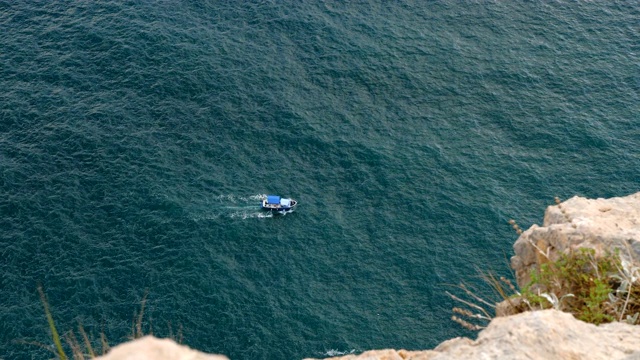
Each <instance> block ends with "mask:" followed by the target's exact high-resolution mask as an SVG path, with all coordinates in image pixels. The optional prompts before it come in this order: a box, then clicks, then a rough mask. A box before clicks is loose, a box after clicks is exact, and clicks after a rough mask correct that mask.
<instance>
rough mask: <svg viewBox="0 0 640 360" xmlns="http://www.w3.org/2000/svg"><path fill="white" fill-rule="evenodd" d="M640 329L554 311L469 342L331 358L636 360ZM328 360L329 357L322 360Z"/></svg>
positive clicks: (497, 325)
mask: <svg viewBox="0 0 640 360" xmlns="http://www.w3.org/2000/svg"><path fill="white" fill-rule="evenodd" d="M638 338H640V326H633V325H627V324H624V323H611V324H605V325H601V326H595V325H593V324H587V323H585V322H582V321H579V320H576V319H575V318H574V317H573V316H572V315H571V314H568V313H563V312H559V311H556V310H542V311H533V312H526V313H522V314H518V315H513V316H508V317H501V318H495V319H493V321H491V323H490V324H489V326H488V327H487V328H486V329H484V330H483V331H482V332H480V334H479V335H478V339H477V340H475V341H472V340H470V339H466V338H455V339H452V340H448V341H445V342H443V343H442V344H440V345H439V346H438V347H436V348H435V349H434V350H426V351H406V350H399V351H396V350H378V351H368V352H365V353H362V354H360V355H347V356H343V357H337V358H331V360H383V359H384V360H445V359H447V360H458V359H459V360H467V359H514V360H518V359H529V360H536V359H540V360H548V359H572V360H582V359H585V360H586V359H589V360H599V359H603V360H604V359H607V360H615V359H625V360H631V359H640V342H638V341H637V339H638ZM327 360H328V359H327Z"/></svg>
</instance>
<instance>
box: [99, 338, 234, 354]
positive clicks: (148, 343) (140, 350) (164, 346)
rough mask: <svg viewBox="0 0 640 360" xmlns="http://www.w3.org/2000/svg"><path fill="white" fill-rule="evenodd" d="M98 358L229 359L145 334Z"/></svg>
mask: <svg viewBox="0 0 640 360" xmlns="http://www.w3.org/2000/svg"><path fill="white" fill-rule="evenodd" d="M97 359H99V360H229V359H227V357H225V356H221V355H210V354H205V353H203V352H199V351H197V350H193V349H190V348H189V347H187V346H184V345H178V344H177V343H176V342H175V341H173V340H170V339H158V338H155V337H153V336H145V337H142V338H140V339H137V340H133V341H129V342H126V343H123V344H120V345H118V346H116V347H114V348H112V349H111V351H109V353H108V354H106V355H104V356H101V357H99V358H97Z"/></svg>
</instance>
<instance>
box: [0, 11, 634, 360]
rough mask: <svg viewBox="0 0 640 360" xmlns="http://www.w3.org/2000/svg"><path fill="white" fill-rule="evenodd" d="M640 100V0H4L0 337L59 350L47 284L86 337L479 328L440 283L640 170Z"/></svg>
mask: <svg viewBox="0 0 640 360" xmlns="http://www.w3.org/2000/svg"><path fill="white" fill-rule="evenodd" d="M639 114H640V3H639V2H635V1H453V0H442V1H412V0H394V1H376V0H371V1H330V0H326V1H325V0H320V1H299V0H295V1H294V0H257V1H235V0H234V1H232V0H226V1H225V0H219V1H214V0H183V1H167V0H165V1H159V0H144V1H142V0H127V1H89V0H68V1H26V0H24V1H23V0H15V1H14V0H6V1H0V275H1V276H0V279H1V281H0V359H2V360H9V359H50V358H54V357H55V353H53V352H52V349H53V348H54V341H53V337H52V335H51V332H50V328H49V325H48V321H47V317H46V312H45V308H44V305H43V301H42V299H41V297H40V295H39V292H38V288H41V289H42V291H43V293H44V296H45V300H46V303H47V304H48V309H49V311H50V314H51V316H52V318H53V321H54V323H55V327H56V328H57V331H58V332H59V334H60V336H61V337H62V339H63V340H62V343H63V347H64V349H65V351H66V352H67V355H70V353H71V348H70V345H69V344H68V342H67V341H66V340H69V339H73V338H75V339H76V341H77V342H79V343H80V344H84V337H85V336H84V335H83V331H82V330H81V329H80V328H82V329H84V334H86V338H87V340H88V341H89V343H90V344H92V348H93V350H94V351H95V352H96V353H100V352H101V350H100V349H101V348H102V347H101V345H100V344H101V338H106V339H107V342H108V344H109V346H111V347H113V346H115V345H117V344H119V343H122V342H124V341H127V340H128V339H129V338H131V337H132V336H134V334H135V333H136V332H137V330H141V332H142V333H144V334H153V335H155V336H158V337H171V338H173V339H175V340H177V341H179V342H181V343H182V344H185V345H188V346H190V347H193V348H196V349H199V350H201V351H204V352H209V353H217V354H224V355H226V356H228V357H229V358H230V359H231V360H252V359H274V360H278V359H302V358H307V357H309V358H324V357H330V356H338V355H344V354H352V353H354V354H355V353H360V352H363V351H365V350H369V349H382V348H395V349H409V350H418V349H430V348H433V347H435V346H437V344H439V343H440V342H442V341H444V340H446V339H449V338H452V337H456V336H467V337H471V338H475V336H476V333H475V332H471V331H469V330H466V329H464V328H462V327H461V326H459V325H458V324H457V323H455V322H453V321H452V320H451V316H452V311H451V309H452V307H454V306H459V305H460V304H459V303H458V302H457V301H455V300H454V299H452V298H451V297H450V296H449V295H448V294H447V293H450V294H454V295H455V294H457V296H461V297H463V296H465V295H466V294H465V293H464V291H463V290H462V289H461V288H460V287H459V285H460V284H466V286H468V287H469V288H472V289H475V290H473V291H474V292H475V293H477V294H480V295H481V296H483V298H484V297H486V298H487V299H489V300H491V301H493V300H498V299H499V297H497V296H496V297H493V296H494V295H495V294H494V293H493V292H491V291H490V286H489V285H488V284H487V283H486V282H485V281H484V280H483V275H486V274H487V273H493V274H496V276H504V277H505V278H507V279H512V278H513V275H512V270H511V269H510V267H509V258H510V257H511V256H512V255H513V248H512V245H513V243H514V241H515V240H516V238H517V234H516V233H515V232H514V231H513V229H512V228H511V226H510V225H509V224H508V221H509V220H510V219H514V220H516V221H517V223H518V224H519V225H520V227H522V228H524V229H526V228H528V227H529V226H531V225H533V224H541V223H542V218H543V214H544V211H545V208H546V207H547V206H549V205H552V204H553V203H554V197H556V196H557V197H559V198H560V199H562V200H564V199H568V198H571V197H573V196H584V197H589V198H598V197H605V198H606V197H616V196H625V195H629V194H632V193H635V192H637V191H640V185H639V179H640V126H639V125H640V122H639V116H640V115H639ZM265 194H275V195H281V196H284V197H290V198H293V199H296V200H297V201H298V202H299V205H298V206H297V209H296V210H295V211H293V212H290V213H287V214H285V215H280V214H273V213H270V212H267V211H262V210H261V209H260V200H261V199H262V198H263V196H264V195H265ZM489 310H490V309H489ZM81 347H82V348H83V349H85V346H83V345H81ZM84 351H85V353H87V352H88V350H86V349H85V350H84Z"/></svg>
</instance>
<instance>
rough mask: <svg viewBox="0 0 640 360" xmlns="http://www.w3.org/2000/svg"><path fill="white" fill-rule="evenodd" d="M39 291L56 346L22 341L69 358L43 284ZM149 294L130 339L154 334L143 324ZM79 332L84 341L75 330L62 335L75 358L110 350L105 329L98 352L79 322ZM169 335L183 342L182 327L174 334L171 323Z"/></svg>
mask: <svg viewBox="0 0 640 360" xmlns="http://www.w3.org/2000/svg"><path fill="white" fill-rule="evenodd" d="M38 293H39V295H40V301H41V302H42V306H43V307H44V311H45V315H46V317H47V322H48V324H49V330H50V331H51V338H52V340H53V343H54V345H55V348H52V347H51V346H47V345H44V344H42V343H39V342H35V341H21V342H20V343H22V344H28V345H35V346H38V347H41V348H44V349H47V350H49V351H51V352H53V354H54V355H55V356H56V357H57V358H58V359H60V360H67V359H68V358H69V357H68V356H67V353H66V352H65V349H64V347H63V344H62V341H61V336H60V335H59V334H58V331H57V329H56V326H55V322H54V320H53V316H52V314H51V311H50V309H49V302H48V301H47V298H46V296H45V292H44V290H43V289H42V286H38ZM147 295H148V291H145V293H144V296H143V298H142V301H141V304H140V311H139V313H137V314H136V313H134V316H133V321H132V326H131V335H130V337H129V339H130V340H133V339H138V338H140V337H143V336H145V335H147V334H153V330H152V328H151V325H149V330H148V333H145V332H144V329H143V326H142V325H143V319H144V312H145V306H146V302H147ZM78 334H80V337H81V340H82V341H78V338H77V337H76V333H75V331H73V330H71V331H68V332H66V333H65V334H64V336H63V337H62V338H64V340H65V342H66V345H67V349H69V350H70V353H71V356H72V358H73V360H85V359H94V358H96V357H97V356H101V355H104V354H106V353H107V352H109V349H110V346H109V342H108V341H107V337H106V335H105V334H104V331H101V332H100V341H99V343H100V347H101V349H100V351H98V352H96V351H95V350H94V348H93V346H92V345H91V340H90V339H89V336H88V335H87V332H86V331H85V330H84V327H83V326H82V324H81V323H78ZM169 337H170V338H172V339H174V340H175V341H176V342H178V343H182V327H180V328H179V329H178V333H177V334H174V333H173V329H172V328H171V324H169Z"/></svg>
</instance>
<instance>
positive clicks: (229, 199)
mask: <svg viewBox="0 0 640 360" xmlns="http://www.w3.org/2000/svg"><path fill="white" fill-rule="evenodd" d="M262 199H266V195H264V194H256V195H247V196H244V195H236V194H226V195H217V196H213V197H211V198H208V199H204V200H203V201H202V202H201V203H200V204H196V205H194V206H195V207H197V211H196V213H198V216H194V217H192V219H193V220H196V221H198V220H215V219H221V218H222V219H224V218H227V219H240V220H247V219H261V218H270V217H273V215H274V214H273V213H271V212H268V211H264V210H262V209H261V207H260V202H261V201H262Z"/></svg>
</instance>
